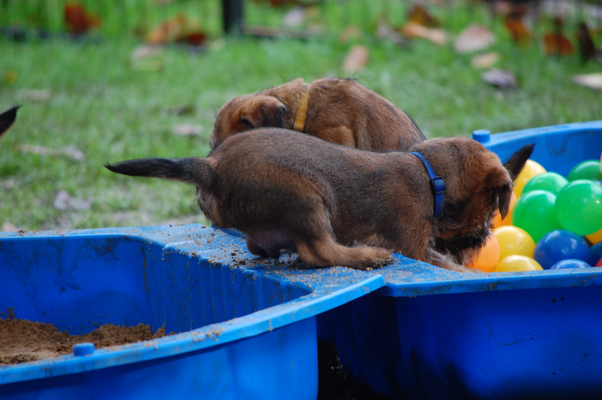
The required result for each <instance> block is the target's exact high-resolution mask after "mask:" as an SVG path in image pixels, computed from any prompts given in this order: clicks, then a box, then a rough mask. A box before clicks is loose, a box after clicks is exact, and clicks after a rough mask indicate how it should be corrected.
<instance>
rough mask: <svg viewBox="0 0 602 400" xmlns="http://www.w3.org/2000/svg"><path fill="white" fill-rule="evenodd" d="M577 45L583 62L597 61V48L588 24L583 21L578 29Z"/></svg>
mask: <svg viewBox="0 0 602 400" xmlns="http://www.w3.org/2000/svg"><path fill="white" fill-rule="evenodd" d="M577 44H578V45H579V56H580V57H581V61H583V62H586V61H588V60H595V59H596V53H597V51H596V46H595V45H594V41H593V39H592V35H591V34H590V31H589V28H588V27H587V24H586V23H585V22H583V21H581V22H580V23H579V27H578V28H577Z"/></svg>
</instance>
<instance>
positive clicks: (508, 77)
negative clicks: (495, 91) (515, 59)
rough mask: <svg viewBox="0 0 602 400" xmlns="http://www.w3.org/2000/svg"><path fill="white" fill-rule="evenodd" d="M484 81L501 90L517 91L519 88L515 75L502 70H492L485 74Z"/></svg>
mask: <svg viewBox="0 0 602 400" xmlns="http://www.w3.org/2000/svg"><path fill="white" fill-rule="evenodd" d="M483 80H484V81H485V82H487V83H489V84H490V85H493V86H495V87H497V88H499V89H515V88H516V87H517V82H516V77H515V76H514V74H512V73H510V72H508V71H503V70H501V69H490V70H489V71H486V72H484V73H483Z"/></svg>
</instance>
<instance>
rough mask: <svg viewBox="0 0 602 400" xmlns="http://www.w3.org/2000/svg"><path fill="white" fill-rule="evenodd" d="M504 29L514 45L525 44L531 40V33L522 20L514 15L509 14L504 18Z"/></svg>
mask: <svg viewBox="0 0 602 400" xmlns="http://www.w3.org/2000/svg"><path fill="white" fill-rule="evenodd" d="M504 27H505V28H506V30H507V31H508V32H509V33H510V36H512V40H514V41H515V42H516V43H526V42H528V41H529V40H530V39H531V33H530V32H529V30H528V29H527V27H526V26H525V23H524V22H523V20H522V18H521V17H520V16H518V15H517V14H515V13H511V14H509V15H508V16H506V18H504Z"/></svg>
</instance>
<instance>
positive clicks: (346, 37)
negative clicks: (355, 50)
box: [339, 25, 363, 43]
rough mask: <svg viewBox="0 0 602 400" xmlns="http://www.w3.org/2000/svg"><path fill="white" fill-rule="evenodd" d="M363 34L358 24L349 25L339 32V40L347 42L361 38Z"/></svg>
mask: <svg viewBox="0 0 602 400" xmlns="http://www.w3.org/2000/svg"><path fill="white" fill-rule="evenodd" d="M362 36H363V32H362V31H361V30H360V29H359V28H358V27H357V26H355V25H349V26H347V28H345V29H343V31H342V32H341V33H340V34H339V41H340V42H343V43H347V42H350V41H352V40H357V39H360V38H361V37H362Z"/></svg>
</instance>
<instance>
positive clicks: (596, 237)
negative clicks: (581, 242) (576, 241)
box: [585, 228, 602, 245]
mask: <svg viewBox="0 0 602 400" xmlns="http://www.w3.org/2000/svg"><path fill="white" fill-rule="evenodd" d="M585 237H586V238H587V240H589V242H590V243H591V244H592V245H594V244H596V243H600V242H602V228H601V229H599V230H597V231H596V232H594V233H590V234H589V235H585Z"/></svg>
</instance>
